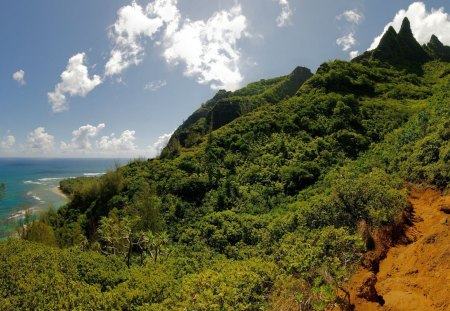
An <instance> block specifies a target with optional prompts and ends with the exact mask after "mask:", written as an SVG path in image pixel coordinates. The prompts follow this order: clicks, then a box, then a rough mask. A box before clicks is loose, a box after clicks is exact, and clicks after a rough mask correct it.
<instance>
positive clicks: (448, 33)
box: [369, 2, 450, 50]
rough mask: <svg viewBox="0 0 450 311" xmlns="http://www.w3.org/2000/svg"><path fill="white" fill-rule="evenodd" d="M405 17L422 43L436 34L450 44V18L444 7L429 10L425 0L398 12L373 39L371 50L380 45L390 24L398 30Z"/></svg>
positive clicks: (446, 43) (443, 41)
mask: <svg viewBox="0 0 450 311" xmlns="http://www.w3.org/2000/svg"><path fill="white" fill-rule="evenodd" d="M405 17H408V19H409V21H410V23H411V30H412V32H413V34H414V37H415V38H416V40H417V41H418V42H419V43H420V44H425V43H428V42H429V41H430V38H431V35H433V34H434V35H436V36H437V37H438V38H439V40H440V41H441V42H442V43H444V44H445V45H450V18H449V16H448V14H447V13H446V12H445V11H444V8H442V7H441V8H439V9H433V8H432V9H431V11H427V9H426V6H425V3H424V2H414V3H412V4H411V5H410V6H409V7H408V9H406V10H400V11H398V12H397V14H396V15H395V17H394V19H393V20H392V21H391V22H390V23H388V24H387V25H386V26H385V27H384V30H383V33H382V34H380V35H379V36H378V37H376V38H375V39H374V40H373V42H372V44H371V45H370V48H369V50H373V49H375V48H376V47H377V46H378V44H379V43H380V40H381V38H382V37H383V35H384V33H385V32H386V31H387V30H388V29H389V27H390V26H392V27H394V29H395V30H396V31H397V32H398V31H399V30H400V27H401V24H402V21H403V19H404V18H405Z"/></svg>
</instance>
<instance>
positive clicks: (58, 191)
mask: <svg viewBox="0 0 450 311" xmlns="http://www.w3.org/2000/svg"><path fill="white" fill-rule="evenodd" d="M52 191H53V193H55V194H57V195H59V196H61V197H63V198H64V199H65V200H67V201H70V198H69V197H68V196H67V194H65V193H64V192H62V190H61V188H60V187H59V186H56V187H53V188H52Z"/></svg>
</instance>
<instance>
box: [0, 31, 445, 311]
mask: <svg viewBox="0 0 450 311" xmlns="http://www.w3.org/2000/svg"><path fill="white" fill-rule="evenodd" d="M408 28H409V26H408V23H406V24H404V27H402V30H401V31H400V33H399V34H398V36H401V37H402V40H399V41H398V42H400V43H398V42H397V43H398V45H397V46H393V48H401V49H405V48H409V47H411V46H413V47H414V48H415V49H416V51H418V49H417V46H418V48H420V49H421V51H422V52H423V53H424V55H426V59H424V60H423V64H422V63H420V64H417V63H415V61H414V63H402V64H400V66H392V64H391V63H390V62H388V61H387V60H386V57H385V56H382V57H378V56H377V55H384V54H383V53H382V52H383V51H376V53H375V52H373V53H371V54H370V55H368V54H367V55H366V56H364V57H361V58H360V59H359V60H357V61H354V62H344V61H333V62H328V63H324V64H322V65H321V66H320V67H319V69H318V70H317V73H316V74H315V75H314V76H312V77H309V75H308V74H307V71H306V70H305V69H302V68H297V69H296V70H295V71H294V72H293V73H292V74H291V75H289V76H286V77H281V78H275V79H270V80H261V81H259V82H256V83H253V84H250V85H249V86H247V87H246V88H244V89H242V90H238V91H236V92H233V93H231V92H225V91H220V92H219V93H218V94H217V95H216V96H215V97H214V98H213V99H212V100H211V101H209V102H207V103H206V104H205V105H203V107H202V108H200V109H199V110H198V111H196V112H195V113H194V114H193V115H192V116H191V117H190V118H188V119H187V121H186V122H185V123H184V124H183V125H182V126H181V127H180V128H179V129H178V130H177V131H176V132H175V134H174V136H173V137H172V139H171V142H170V143H169V145H168V146H167V148H166V149H165V150H164V151H163V153H162V156H161V157H160V158H158V159H150V160H136V161H132V162H131V163H129V164H128V165H126V166H124V167H121V168H118V169H117V170H115V171H111V172H109V173H107V174H106V175H104V176H101V177H98V178H82V179H73V180H69V181H65V182H63V183H61V187H62V189H63V190H64V191H65V192H66V193H67V194H69V195H70V196H71V199H72V200H71V202H70V203H69V204H67V206H65V207H63V208H61V209H59V210H58V211H50V212H49V213H48V214H47V215H45V217H44V218H43V219H41V220H36V221H34V222H32V223H30V224H29V225H27V227H26V228H25V229H23V228H22V229H21V232H20V234H21V237H22V239H23V240H28V241H22V240H14V239H12V240H10V241H7V242H3V243H0V256H2V258H1V261H0V265H1V266H0V274H1V276H0V308H3V309H54V310H59V309H77V308H78V309H82V310H85V309H90V310H94V309H98V310H100V309H101V310H107V309H122V310H148V309H151V310H167V309H176V310H261V309H273V310H279V309H282V308H285V309H286V310H298V309H299V308H302V310H312V309H314V310H315V309H317V310H320V309H324V308H326V307H328V306H330V305H331V304H334V303H339V304H342V305H345V304H346V303H347V301H346V300H344V299H342V298H340V297H339V296H338V295H337V293H338V291H341V292H342V291H343V292H345V281H346V280H347V279H348V278H349V276H350V274H351V273H352V272H353V270H354V269H355V266H356V265H358V263H359V260H360V259H361V256H362V254H363V253H364V252H365V251H366V250H368V249H370V248H371V247H373V245H372V243H371V235H372V234H373V232H374V231H375V230H377V229H378V228H381V227H384V226H389V225H395V224H396V222H397V221H398V220H399V216H400V215H401V213H402V211H403V210H404V209H405V208H407V207H408V201H407V192H406V190H405V185H406V183H407V182H412V183H428V184H431V185H435V186H436V187H439V188H441V189H443V188H446V187H447V186H448V184H449V182H450V165H449V163H450V162H449V160H450V130H449V126H450V121H449V120H450V97H449V95H450V94H449V90H450V88H449V86H450V77H449V75H448V73H449V72H450V64H449V63H446V62H443V60H445V58H444V57H442V55H444V54H445V53H446V52H445V51H446V50H445V49H443V48H439V49H434V51H437V50H439V51H440V52H439V53H441V54H439V55H440V56H432V54H430V53H429V50H426V48H425V47H420V45H418V44H417V45H416V44H414V42H415V40H414V38H413V37H412V34H411V32H410V30H409V29H408ZM408 30H409V31H408ZM394 34H395V32H394ZM394 34H392V33H390V32H388V33H387V35H386V36H391V37H392V36H394ZM395 36H397V34H395ZM395 36H394V37H395ZM408 36H410V37H408ZM411 39H412V40H414V42H412V40H411ZM387 40H388V39H384V41H383V40H382V42H386V41H387ZM405 42H406V43H405ZM416 43H417V42H416ZM430 46H439V44H437V42H436V41H435V39H432V42H431V43H430V44H429V45H428V46H427V47H430ZM380 49H384V45H383V44H382V45H381V46H380ZM443 51H444V52H443ZM393 53H394V52H393ZM442 53H443V54H442ZM445 55H447V54H445ZM414 66H420V67H419V68H418V69H417V70H412V71H411V70H409V69H411V68H413V67H414ZM306 78H308V79H307V80H306ZM305 80H306V81H305ZM236 107H238V108H236ZM219 116H220V117H219ZM36 242H41V244H38V243H36ZM44 244H46V245H44ZM4 306H6V307H4Z"/></svg>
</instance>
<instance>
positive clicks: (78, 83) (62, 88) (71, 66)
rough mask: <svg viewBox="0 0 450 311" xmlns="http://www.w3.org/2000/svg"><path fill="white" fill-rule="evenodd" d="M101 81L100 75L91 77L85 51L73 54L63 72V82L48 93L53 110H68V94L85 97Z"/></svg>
mask: <svg viewBox="0 0 450 311" xmlns="http://www.w3.org/2000/svg"><path fill="white" fill-rule="evenodd" d="M101 83H102V81H101V78H100V77H99V76H98V75H94V76H92V78H90V77H89V72H88V67H87V66H86V65H85V53H78V54H76V55H74V56H72V57H71V58H70V59H69V61H68V63H67V67H66V70H65V71H64V72H63V73H62V74H61V82H60V83H58V84H57V85H56V86H55V90H54V92H49V93H48V94H47V95H48V100H49V102H50V103H51V105H52V109H53V112H61V111H64V110H68V108H69V107H68V104H67V98H66V95H67V94H68V95H70V96H82V97H84V96H86V95H87V94H88V93H89V92H91V91H92V90H93V89H94V88H95V87H97V86H98V85H99V84H101Z"/></svg>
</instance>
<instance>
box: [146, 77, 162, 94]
mask: <svg viewBox="0 0 450 311" xmlns="http://www.w3.org/2000/svg"><path fill="white" fill-rule="evenodd" d="M166 85H167V81H166V80H158V81H152V82H149V83H147V84H146V85H145V86H144V90H148V91H152V92H155V91H157V90H159V89H160V88H162V87H165V86H166Z"/></svg>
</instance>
